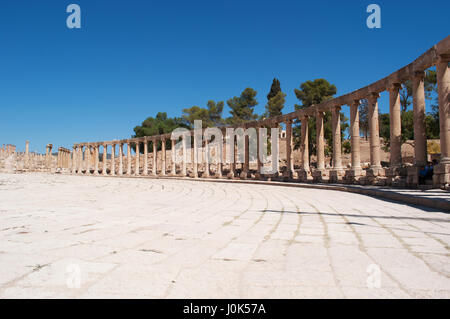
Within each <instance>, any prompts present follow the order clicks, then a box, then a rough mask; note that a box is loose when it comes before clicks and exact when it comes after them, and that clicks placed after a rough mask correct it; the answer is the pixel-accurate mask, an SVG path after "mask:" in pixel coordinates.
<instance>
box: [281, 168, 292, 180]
mask: <svg viewBox="0 0 450 319" xmlns="http://www.w3.org/2000/svg"><path fill="white" fill-rule="evenodd" d="M281 176H282V177H283V180H292V179H293V178H294V174H293V173H292V171H291V170H286V171H284V172H283V174H282V175H281Z"/></svg>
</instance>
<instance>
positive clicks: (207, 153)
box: [202, 138, 210, 177]
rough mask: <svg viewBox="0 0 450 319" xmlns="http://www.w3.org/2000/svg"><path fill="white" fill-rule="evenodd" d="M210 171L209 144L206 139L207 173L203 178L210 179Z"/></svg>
mask: <svg viewBox="0 0 450 319" xmlns="http://www.w3.org/2000/svg"><path fill="white" fill-rule="evenodd" d="M209 175H210V170H209V144H208V139H207V138H206V139H205V173H204V175H203V176H202V177H209Z"/></svg>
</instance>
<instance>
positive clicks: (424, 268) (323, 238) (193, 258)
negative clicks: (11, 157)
mask: <svg viewBox="0 0 450 319" xmlns="http://www.w3.org/2000/svg"><path fill="white" fill-rule="evenodd" d="M449 221H450V216H449V215H448V214H447V213H445V212H443V211H441V212H440V211H438V210H437V209H432V208H423V207H422V208H421V207H414V206H411V205H406V204H403V203H396V202H392V201H386V200H382V199H377V198H374V197H369V196H365V195H360V194H355V193H348V192H340V191H333V190H321V189H305V188H296V187H284V186H273V185H259V184H257V185H248V184H240V183H218V182H198V181H194V180H170V179H150V178H111V177H87V176H70V175H58V174H53V175H51V174H45V173H33V174H0V269H1V272H0V298H16V297H18V298H103V297H106V298H449V297H450V258H449V243H450V224H449Z"/></svg>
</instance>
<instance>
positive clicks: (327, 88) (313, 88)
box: [294, 79, 349, 155]
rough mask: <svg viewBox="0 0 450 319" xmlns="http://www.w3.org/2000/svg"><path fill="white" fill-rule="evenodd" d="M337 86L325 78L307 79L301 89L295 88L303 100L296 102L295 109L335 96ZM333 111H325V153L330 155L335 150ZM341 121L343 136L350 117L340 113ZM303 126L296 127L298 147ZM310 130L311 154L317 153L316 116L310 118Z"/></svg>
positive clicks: (295, 133) (295, 134) (298, 96)
mask: <svg viewBox="0 0 450 319" xmlns="http://www.w3.org/2000/svg"><path fill="white" fill-rule="evenodd" d="M336 92H337V89H336V86H334V85H333V84H330V83H329V82H328V81H327V80H325V79H317V80H314V81H306V82H304V83H302V84H301V85H300V89H295V95H296V96H297V98H298V99H299V100H300V101H301V102H302V104H301V105H299V104H296V105H295V109H296V110H300V109H304V108H307V107H310V106H312V105H316V104H320V103H322V102H325V101H327V100H330V99H332V98H333V95H334V94H336ZM331 117H332V115H331V112H325V116H324V138H325V140H326V142H327V145H326V147H325V154H326V155H329V154H331V153H332V152H333V133H332V126H331V125H332V122H331ZM340 121H341V137H342V138H343V137H344V132H345V131H346V130H347V128H348V127H349V125H348V118H347V117H346V116H344V114H343V113H340ZM300 131H301V128H300V127H299V126H298V125H297V126H296V127H295V128H294V138H295V143H296V147H298V146H299V145H300V142H299V137H300V134H301V133H300ZM308 131H309V154H310V155H312V154H316V120H315V118H312V117H311V118H310V119H309V120H308Z"/></svg>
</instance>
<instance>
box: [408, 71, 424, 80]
mask: <svg viewBox="0 0 450 319" xmlns="http://www.w3.org/2000/svg"><path fill="white" fill-rule="evenodd" d="M411 78H412V79H414V80H423V79H424V78H425V71H423V70H421V71H414V73H413V74H412V76H411Z"/></svg>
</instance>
